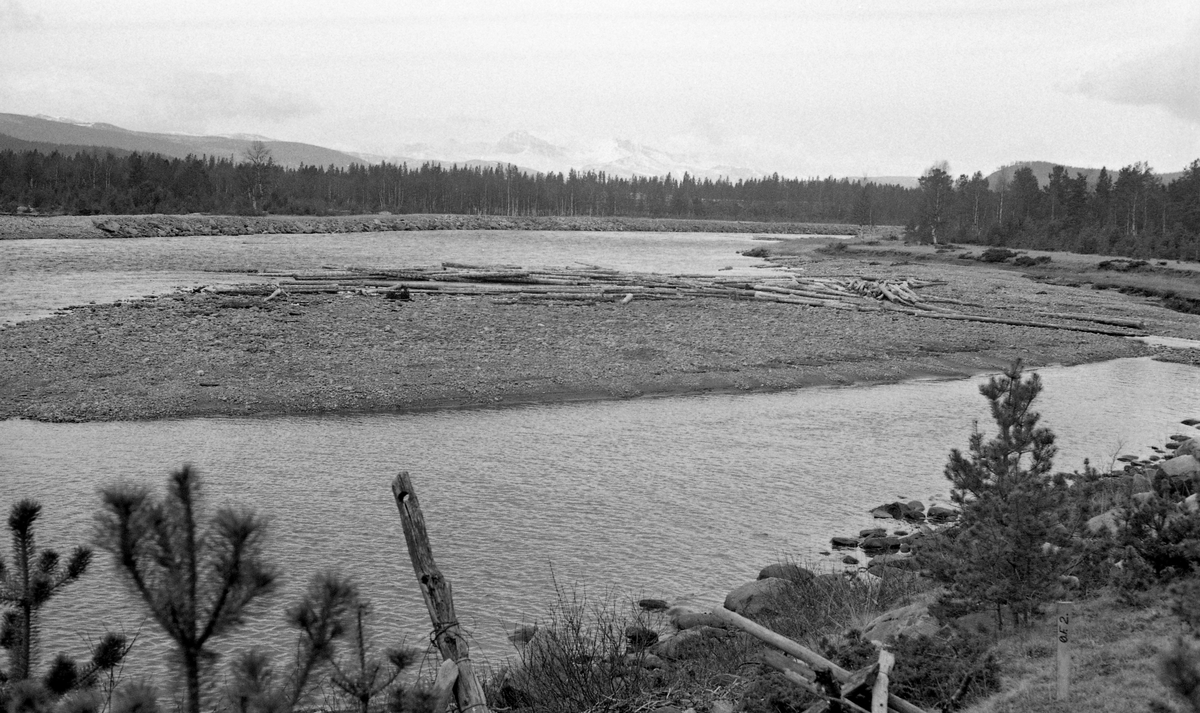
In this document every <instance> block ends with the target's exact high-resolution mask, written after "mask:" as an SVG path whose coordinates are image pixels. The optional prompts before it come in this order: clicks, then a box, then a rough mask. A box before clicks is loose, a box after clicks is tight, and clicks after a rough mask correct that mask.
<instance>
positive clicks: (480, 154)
mask: <svg viewBox="0 0 1200 713" xmlns="http://www.w3.org/2000/svg"><path fill="white" fill-rule="evenodd" d="M397 153H398V154H400V155H402V156H403V159H401V158H400V157H399V156H397V157H396V158H394V159H390V160H396V161H399V160H407V161H409V162H410V163H411V162H412V161H414V160H416V161H438V162H442V163H458V164H467V163H469V164H472V165H477V164H513V165H515V166H517V167H519V168H521V169H522V170H526V171H540V172H550V171H554V172H561V173H566V172H568V171H570V170H572V169H574V170H576V171H595V172H600V171H603V172H604V173H607V174H609V175H612V176H621V177H625V178H628V177H631V176H646V177H649V176H665V175H667V174H668V173H670V174H672V175H673V176H674V177H675V178H682V177H683V174H684V173H689V174H691V175H692V176H694V177H696V178H710V179H714V180H715V179H717V178H721V177H724V178H729V179H732V180H735V181H736V180H738V179H741V178H754V177H757V176H761V175H763V174H762V172H761V171H754V170H753V169H749V168H742V167H735V166H722V165H710V164H706V163H705V162H703V161H702V160H698V159H696V158H693V157H688V156H681V155H678V154H672V153H669V152H667V151H662V150H660V149H656V148H654V147H652V146H646V145H644V144H638V143H635V142H633V141H628V140H625V139H613V140H609V141H601V142H594V143H590V144H584V145H578V146H561V145H558V144H555V143H552V142H550V141H546V140H545V139H542V138H540V137H538V136H535V135H533V134H531V133H529V132H528V131H514V132H512V133H510V134H508V135H507V136H505V137H504V138H502V139H500V140H499V141H497V142H495V143H483V142H474V143H462V142H458V141H448V142H446V143H444V144H440V145H433V144H428V143H421V144H406V145H404V146H400V147H397Z"/></svg>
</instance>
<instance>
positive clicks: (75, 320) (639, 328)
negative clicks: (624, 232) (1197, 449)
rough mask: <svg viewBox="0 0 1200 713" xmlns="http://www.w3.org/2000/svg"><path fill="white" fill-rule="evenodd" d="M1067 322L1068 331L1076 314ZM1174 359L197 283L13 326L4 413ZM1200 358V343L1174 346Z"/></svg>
mask: <svg viewBox="0 0 1200 713" xmlns="http://www.w3.org/2000/svg"><path fill="white" fill-rule="evenodd" d="M790 262H791V264H792V268H793V269H795V270H797V271H798V272H800V273H801V274H807V275H833V274H860V275H871V276H877V277H891V276H901V275H906V276H912V277H918V278H923V279H939V280H943V281H945V283H946V284H944V285H941V286H937V287H930V288H926V289H925V290H923V291H922V293H923V295H924V296H928V297H931V298H942V299H958V300H970V301H971V302H972V303H973V304H975V305H976V306H975V307H973V308H972V311H974V312H978V313H981V314H991V315H995V316H1004V315H1013V314H1017V315H1022V316H1026V317H1028V316H1033V315H1036V314H1038V313H1039V312H1047V311H1061V312H1083V313H1088V314H1107V315H1112V316H1121V317H1125V318H1132V319H1139V320H1142V321H1143V322H1144V323H1145V324H1146V326H1147V330H1148V331H1150V332H1151V333H1154V334H1164V335H1167V336H1175V337H1183V338H1188V339H1198V338H1200V316H1196V315H1184V314H1179V313H1176V312H1171V311H1169V310H1166V309H1163V308H1162V307H1160V306H1157V304H1155V303H1154V301H1152V300H1149V299H1147V298H1140V297H1134V296H1129V295H1124V294H1119V293H1115V292H1110V291H1094V290H1089V289H1080V288H1077V287H1064V286H1055V285H1044V284H1039V283H1036V282H1033V281H1031V280H1028V279H1026V278H1024V277H1022V276H1021V275H1020V274H1019V273H1016V272H1012V271H1005V270H997V269H994V268H990V267H987V266H982V265H979V264H977V263H972V264H970V265H954V264H937V263H928V264H924V263H922V264H909V263H906V262H905V261H898V262H894V263H887V262H883V261H879V260H874V259H867V260H862V259H855V258H853V257H849V258H842V257H828V256H821V255H818V254H811V255H809V256H808V257H799V258H792V259H791V260H790ZM1063 324H1067V322H1063ZM1156 351H1157V352H1159V353H1164V352H1163V350H1161V349H1155V348H1151V347H1148V346H1146V345H1144V344H1142V343H1140V342H1136V341H1133V340H1129V339H1125V338H1121V337H1113V336H1103V335H1096V334H1086V333H1082V332H1077V331H1064V330H1059V329H1045V328H1037V327H1014V326H1008V325H1000V324H981V323H974V322H947V321H941V320H930V319H921V318H917V317H913V316H910V315H906V314H902V313H891V312H853V311H850V312H847V311H842V310H831V309H827V308H819V307H805V306H798V305H785V304H774V303H763V302H755V301H728V300H718V299H704V298H694V299H684V300H673V301H658V302H650V301H638V300H634V301H633V302H631V303H629V304H626V305H620V304H615V303H604V304H598V305H588V306H577V305H567V304H554V303H549V304H546V303H540V304H505V303H503V301H501V300H497V299H496V298H492V297H421V298H418V299H415V300H414V301H412V302H398V301H388V300H384V299H382V298H380V297H377V296H364V295H351V294H344V295H297V296H293V297H291V298H289V299H287V300H286V301H278V300H277V301H272V302H265V301H263V300H262V298H247V297H230V296H221V295H213V294H186V295H183V294H180V295H172V296H167V297H161V298H157V299H149V300H143V301H133V302H126V303H124V304H120V305H92V306H87V307H82V308H76V309H73V310H70V311H69V312H67V313H64V314H60V315H57V316H55V317H52V318H49V319H45V320H39V321H34V322H26V323H21V324H17V325H14V326H12V327H10V328H7V329H5V330H3V331H0V353H2V354H3V357H0V418H12V417H20V418H32V419H40V420H50V421H81V420H137V419H156V418H175V417H188V416H206V415H248V414H285V413H286V414H298V413H345V412H368V411H401V410H419V409H432V408H447V407H494V406H500V405H506V404H519V403H545V402H555V401H563V400H583V399H614V398H630V397H637V396H649V395H660V394H661V395H666V394H690V393H706V392H728V391H764V390H777V389H790V388H797V387H804V386H813V385H843V384H856V383H874V382H887V381H897V380H902V379H906V378H911V377H917V376H944V377H952V376H963V375H968V374H973V373H979V372H981V371H991V370H995V369H998V368H1000V367H1001V366H1003V365H1005V364H1007V363H1009V362H1011V361H1012V360H1013V359H1015V358H1022V359H1024V360H1025V361H1026V362H1027V363H1029V364H1030V365H1047V364H1077V363H1083V362H1090V361H1099V360H1104V359H1112V358H1118V357H1127V356H1139V355H1149V354H1153V353H1156ZM1167 353H1168V355H1169V356H1171V357H1172V358H1174V359H1176V360H1181V361H1190V362H1191V363H1198V362H1200V352H1194V351H1192V352H1187V351H1182V350H1176V351H1169V352H1167Z"/></svg>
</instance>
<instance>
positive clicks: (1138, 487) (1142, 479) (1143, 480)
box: [1129, 473, 1154, 495]
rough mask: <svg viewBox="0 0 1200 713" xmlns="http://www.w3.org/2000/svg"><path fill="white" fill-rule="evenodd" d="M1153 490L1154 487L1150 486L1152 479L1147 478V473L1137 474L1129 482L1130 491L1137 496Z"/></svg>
mask: <svg viewBox="0 0 1200 713" xmlns="http://www.w3.org/2000/svg"><path fill="white" fill-rule="evenodd" d="M1152 490H1154V487H1153V486H1152V485H1151V484H1150V479H1149V478H1147V477H1146V474H1145V473H1135V474H1134V475H1133V478H1132V479H1131V480H1130V481H1129V491H1130V492H1131V493H1133V494H1135V495H1136V494H1138V493H1148V492H1150V491H1152Z"/></svg>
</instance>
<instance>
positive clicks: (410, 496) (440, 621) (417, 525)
mask: <svg viewBox="0 0 1200 713" xmlns="http://www.w3.org/2000/svg"><path fill="white" fill-rule="evenodd" d="M392 495H393V497H394V498H395V500H396V509H397V510H399V511H400V522H401V523H402V524H403V526H404V540H405V542H406V543H407V544H408V555H409V558H410V559H412V566H413V572H415V573H416V575H417V581H418V582H420V584H421V597H422V598H424V600H425V606H426V608H428V609H429V618H430V620H431V621H432V622H433V634H432V638H433V643H434V644H435V645H436V646H437V647H438V650H439V651H441V653H442V658H443V659H445V660H446V661H447V662H453V664H454V667H455V672H454V673H455V676H454V683H453V691H454V701H455V704H456V705H457V706H458V710H459V713H489V709H488V705H487V699H486V698H485V697H484V694H483V687H482V686H480V685H479V680H478V679H477V678H476V677H475V670H474V667H473V666H472V664H471V658H470V656H469V652H468V647H467V640H466V638H465V637H464V636H463V634H462V629H461V627H460V626H459V624H458V618H457V617H456V616H455V613H454V599H453V597H452V595H451V589H450V582H449V581H447V580H446V578H445V577H443V576H442V572H441V570H439V569H438V567H437V564H436V563H435V562H434V561H433V551H432V550H431V549H430V547H429V535H428V533H427V532H426V531H425V516H424V514H422V513H421V504H420V502H418V501H417V494H416V493H415V492H414V491H413V485H412V480H411V479H410V478H409V477H408V473H407V472H401V473H400V474H399V475H397V476H396V479H395V480H394V481H392ZM442 667H443V669H445V668H446V664H445V663H443V664H442ZM449 678H450V674H449V672H448V671H447V672H446V673H443V672H442V671H441V670H439V672H438V679H439V680H440V681H441V683H442V685H443V686H445V685H446V682H447V681H448V680H449Z"/></svg>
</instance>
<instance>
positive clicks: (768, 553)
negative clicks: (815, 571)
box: [0, 359, 1200, 669]
mask: <svg viewBox="0 0 1200 713" xmlns="http://www.w3.org/2000/svg"><path fill="white" fill-rule="evenodd" d="M1040 373H1041V375H1042V378H1043V380H1044V383H1045V389H1046V390H1045V393H1044V395H1043V398H1042V403H1041V404H1040V410H1041V411H1042V413H1043V414H1044V423H1045V424H1046V425H1048V426H1050V427H1051V428H1053V429H1054V431H1055V432H1056V433H1057V434H1058V436H1059V443H1060V446H1061V453H1060V456H1059V457H1058V459H1057V461H1056V462H1057V464H1058V465H1059V467H1060V469H1064V470H1072V469H1077V468H1079V467H1080V466H1081V464H1082V460H1083V458H1085V457H1087V458H1090V459H1092V462H1093V463H1097V464H1100V465H1102V466H1104V467H1107V466H1108V464H1109V463H1110V461H1111V459H1112V458H1114V457H1115V456H1116V455H1119V454H1121V453H1126V452H1132V453H1143V454H1145V453H1148V452H1149V451H1148V448H1147V447H1148V446H1150V445H1152V444H1160V443H1162V442H1163V441H1164V440H1165V439H1166V437H1167V435H1169V434H1171V433H1178V432H1186V431H1189V430H1190V429H1188V428H1186V427H1183V426H1181V425H1179V421H1180V420H1182V419H1183V418H1187V417H1196V416H1200V413H1197V411H1200V369H1196V368H1194V367H1190V366H1186V365H1178V364H1169V363H1160V362H1155V361H1152V360H1149V359H1124V360H1117V361H1111V362H1106V363H1101V364H1092V365H1085V366H1076V367H1070V368H1046V369H1042V370H1041V371H1040ZM982 380H983V379H982V377H981V378H976V379H969V380H957V381H918V382H909V383H903V384H894V385H881V386H865V387H847V388H820V389H805V390H799V391H793V392H786V393H774V394H750V395H714V396H694V397H671V398H662V399H639V400H631V401H614V402H604V403H581V404H556V405H545V406H523V407H516V408H505V409H496V410H472V411H443V412H432V413H418V414H407V415H360V416H329V417H271V418H247V419H189V420H177V421H159V422H143V423H89V424H45V423H33V422H24V421H7V422H2V423H0V454H3V455H2V459H0V486H2V487H0V501H2V502H4V503H9V502H12V501H14V500H16V499H17V498H21V497H34V498H37V499H39V500H40V501H42V502H43V503H44V504H45V513H44V522H43V523H42V527H41V530H40V535H41V542H42V543H44V544H48V545H54V546H57V547H59V548H60V549H63V550H66V549H68V548H69V546H70V545H72V544H75V543H79V542H84V541H87V539H88V537H89V532H90V526H91V518H92V513H93V512H94V511H95V510H96V509H97V505H98V499H97V495H96V490H97V488H98V487H100V486H102V485H105V484H110V483H114V482H117V481H120V480H127V481H133V482H137V483H144V484H147V485H151V486H153V487H156V488H160V489H161V487H162V484H163V482H164V479H165V475H166V474H167V472H168V471H169V470H170V469H172V468H175V467H177V466H179V465H180V464H182V463H185V462H186V463H192V464H194V465H195V466H196V467H198V468H199V469H200V471H201V473H202V475H203V476H204V479H205V486H206V488H207V490H206V492H207V497H208V500H209V503H210V504H211V505H213V506H216V505H218V504H221V503H235V504H238V505H244V506H249V507H253V508H255V509H256V510H258V511H259V512H260V513H263V514H265V515H267V516H268V517H269V518H270V520H271V530H270V532H271V539H270V547H269V549H270V554H271V556H272V557H273V558H274V559H275V560H276V561H278V562H279V563H280V564H281V565H282V567H283V569H284V572H285V580H284V587H283V590H282V592H281V593H280V594H279V595H278V596H277V597H276V598H275V599H274V600H273V602H274V603H273V606H272V607H271V608H270V609H269V610H267V611H266V612H265V613H264V615H263V616H262V617H259V618H258V619H256V620H255V621H254V623H252V624H251V625H250V626H249V627H248V628H247V630H246V631H245V633H244V634H243V636H242V637H241V638H240V639H239V640H238V642H236V643H237V644H239V645H246V644H248V643H262V642H268V643H271V644H274V645H276V646H283V645H284V644H283V642H284V641H286V637H285V634H284V627H283V624H282V617H281V611H282V608H283V603H285V602H287V601H288V600H290V599H292V598H294V597H295V595H296V594H297V593H298V592H299V591H300V590H301V589H302V587H303V585H304V582H305V580H306V579H307V577H308V576H310V575H311V574H312V573H314V572H316V571H319V570H322V569H325V568H330V567H334V568H338V569H340V570H341V571H343V572H344V573H346V574H349V575H351V576H352V577H353V578H354V579H355V580H356V581H357V582H358V583H359V584H360V585H361V587H362V588H363V590H364V591H365V592H366V593H367V594H368V595H369V596H370V597H371V599H372V600H373V602H374V604H375V609H376V611H377V612H378V614H379V616H378V617H377V619H378V620H377V625H378V630H379V632H380V635H381V636H383V637H385V638H387V639H389V640H396V639H399V638H402V637H407V638H408V640H409V641H410V643H411V642H420V641H422V640H423V638H424V637H425V636H426V635H427V632H428V622H427V621H426V615H425V612H424V607H423V605H422V602H421V599H420V595H419V592H418V590H417V588H416V584H415V581H414V579H413V575H412V571H411V568H410V565H409V562H408V556H407V552H406V549H405V545H404V540H403V535H402V532H401V528H400V521H399V518H398V516H397V513H396V509H395V506H394V503H393V502H392V499H391V494H390V491H389V483H390V481H391V478H392V477H393V475H394V474H395V473H396V472H397V471H398V470H401V469H403V470H408V471H409V472H410V473H411V474H412V477H413V481H414V484H415V486H416V488H417V493H418V496H419V497H420V500H421V502H422V505H423V508H424V510H425V513H426V518H427V520H428V524H429V530H430V536H431V540H432V544H433V548H434V554H435V556H436V558H437V560H438V563H439V565H440V567H441V568H442V570H443V572H444V573H445V574H446V576H447V577H448V578H450V580H451V581H452V582H453V584H454V594H455V600H456V604H457V606H458V611H459V616H460V618H461V620H462V621H463V622H464V623H466V624H467V625H468V627H469V628H470V629H471V631H472V635H473V637H474V640H475V646H476V650H477V651H480V652H481V653H482V654H483V655H485V656H486V657H487V658H489V659H490V660H493V661H496V660H499V659H501V658H503V657H504V656H505V655H506V654H507V653H508V652H509V648H508V644H507V641H506V640H505V633H506V631H508V630H510V628H511V626H512V624H513V623H515V622H520V621H528V620H532V619H534V618H536V617H537V616H538V615H539V614H540V613H542V612H544V611H545V608H546V607H547V605H548V604H549V603H550V602H551V600H552V596H553V595H552V587H553V579H555V578H556V579H557V581H558V582H559V583H564V584H568V585H578V586H579V587H582V588H584V589H585V590H587V591H588V592H590V593H592V594H593V595H596V594H599V593H601V592H603V591H605V590H606V589H607V588H615V589H616V590H617V591H619V592H620V593H622V594H629V595H634V596H654V597H662V598H665V599H669V600H679V599H691V600H694V601H696V602H698V603H701V604H711V603H716V602H719V601H720V600H721V597H723V596H724V593H725V592H726V591H728V590H729V589H730V588H732V587H734V586H737V585H739V584H741V583H742V582H744V581H747V580H750V579H753V578H754V577H755V575H756V573H757V571H758V569H759V568H760V567H762V566H763V565H765V564H769V563H771V562H773V561H778V560H780V559H782V558H794V559H797V560H800V561H804V562H812V563H815V564H816V565H818V566H825V567H840V564H839V561H840V556H836V557H835V556H823V555H822V554H820V553H821V552H822V551H824V550H825V549H826V547H827V545H828V541H829V538H830V537H831V536H832V535H837V534H856V533H857V531H858V530H859V529H861V528H864V527H869V526H872V525H873V524H875V521H873V520H872V519H871V518H870V515H869V514H868V510H869V509H870V508H871V507H873V506H875V505H878V504H880V503H883V502H890V501H891V500H894V499H906V500H907V499H911V498H918V499H922V500H924V501H925V502H927V503H929V502H937V501H944V500H945V497H946V490H947V488H946V483H945V481H944V479H943V476H942V474H941V470H942V467H943V465H944V464H945V461H946V456H947V453H948V452H949V450H950V449H951V448H953V447H959V448H964V447H965V446H966V443H967V438H968V435H969V433H970V431H971V429H972V424H973V422H974V421H976V420H978V421H979V422H980V425H981V428H984V429H985V431H986V430H987V426H988V415H987V409H986V402H985V401H984V400H983V398H982V397H981V396H979V394H978V386H979V384H980V383H982ZM96 565H97V566H96V570H95V572H94V573H93V574H90V575H89V576H88V577H87V578H86V579H85V580H83V581H82V582H80V583H78V584H76V585H73V586H72V587H71V588H70V589H69V590H67V593H66V594H64V595H63V596H62V597H60V598H59V599H57V600H55V603H54V605H53V608H52V610H51V611H50V612H49V615H48V618H47V621H48V622H54V623H55V625H56V627H63V625H64V624H65V625H66V626H65V630H67V631H86V632H89V633H91V634H92V635H95V634H96V633H97V632H98V631H100V630H101V629H102V628H104V627H109V628H112V629H117V630H120V629H125V630H133V629H136V628H137V627H138V623H139V622H140V621H142V615H141V613H140V609H139V608H138V607H137V606H136V604H135V603H134V602H132V600H131V598H130V597H129V595H128V594H127V593H126V592H125V590H124V589H123V588H122V587H121V586H120V585H119V584H118V583H117V580H116V579H115V577H114V576H113V574H112V571H111V566H110V564H109V562H108V558H107V556H103V557H99V558H98V559H97V562H96ZM47 634H48V636H51V637H52V640H51V642H50V646H51V647H52V646H66V647H74V648H75V649H78V648H79V644H78V642H77V641H75V640H73V639H72V638H71V637H66V638H64V637H63V636H62V635H55V634H54V633H53V629H52V627H47ZM141 637H142V638H141V639H140V640H139V650H138V656H137V657H135V659H134V664H135V669H136V667H137V666H139V665H140V666H149V667H151V668H153V667H154V666H155V665H156V664H155V663H154V661H155V660H156V659H157V658H158V654H159V653H161V651H162V646H163V642H162V639H161V635H158V634H157V633H156V632H154V631H153V627H152V626H145V627H144V628H143V629H142V635H141ZM53 650H57V649H51V651H53ZM139 662H140V663H139Z"/></svg>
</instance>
